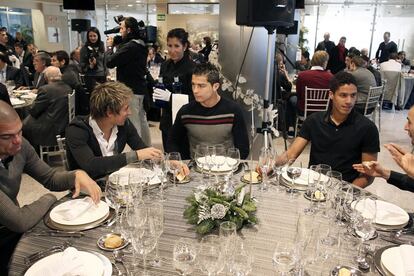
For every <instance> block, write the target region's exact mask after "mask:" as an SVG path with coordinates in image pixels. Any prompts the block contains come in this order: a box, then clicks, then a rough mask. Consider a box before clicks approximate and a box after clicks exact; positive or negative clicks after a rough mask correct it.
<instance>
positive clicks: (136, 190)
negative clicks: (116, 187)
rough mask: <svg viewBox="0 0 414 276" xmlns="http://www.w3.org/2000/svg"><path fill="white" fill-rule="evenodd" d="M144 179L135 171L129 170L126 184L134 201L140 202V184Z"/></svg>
mask: <svg viewBox="0 0 414 276" xmlns="http://www.w3.org/2000/svg"><path fill="white" fill-rule="evenodd" d="M144 182H145V179H144V178H143V177H142V176H141V175H140V174H138V173H137V172H134V171H132V172H130V173H129V178H128V186H129V189H130V191H131V198H132V200H133V201H135V202H139V203H140V202H142V185H143V183H144Z"/></svg>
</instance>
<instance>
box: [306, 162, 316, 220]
mask: <svg viewBox="0 0 414 276" xmlns="http://www.w3.org/2000/svg"><path fill="white" fill-rule="evenodd" d="M319 178H320V173H319V167H318V166H317V165H312V166H310V167H309V170H308V188H307V189H306V194H307V195H308V196H309V198H310V203H309V207H306V208H305V209H304V210H303V212H304V213H305V214H307V215H313V214H315V212H316V211H317V210H316V206H315V205H316V204H315V203H316V201H317V200H319V199H316V196H315V195H316V192H317V191H319V190H318V184H319ZM319 192H320V191H319Z"/></svg>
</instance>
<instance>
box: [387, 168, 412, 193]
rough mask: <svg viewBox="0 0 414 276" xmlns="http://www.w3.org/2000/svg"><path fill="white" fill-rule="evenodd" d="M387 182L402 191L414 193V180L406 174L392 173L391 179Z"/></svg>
mask: <svg viewBox="0 0 414 276" xmlns="http://www.w3.org/2000/svg"><path fill="white" fill-rule="evenodd" d="M387 182H388V183H390V184H392V185H394V186H395V187H397V188H400V189H401V190H406V191H410V192H414V179H412V178H410V177H409V176H408V175H406V174H402V173H399V172H394V171H391V174H390V178H388V180H387Z"/></svg>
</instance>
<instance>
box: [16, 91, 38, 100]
mask: <svg viewBox="0 0 414 276" xmlns="http://www.w3.org/2000/svg"><path fill="white" fill-rule="evenodd" d="M36 97H37V94H35V93H30V92H29V93H27V94H25V95H21V96H20V98H21V99H29V100H34V99H36Z"/></svg>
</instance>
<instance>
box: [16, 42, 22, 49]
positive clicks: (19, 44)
mask: <svg viewBox="0 0 414 276" xmlns="http://www.w3.org/2000/svg"><path fill="white" fill-rule="evenodd" d="M14 47H18V48H20V49H24V47H23V44H21V43H20V42H16V43H14Z"/></svg>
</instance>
